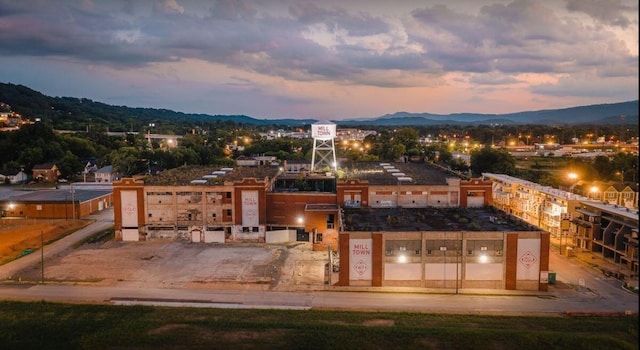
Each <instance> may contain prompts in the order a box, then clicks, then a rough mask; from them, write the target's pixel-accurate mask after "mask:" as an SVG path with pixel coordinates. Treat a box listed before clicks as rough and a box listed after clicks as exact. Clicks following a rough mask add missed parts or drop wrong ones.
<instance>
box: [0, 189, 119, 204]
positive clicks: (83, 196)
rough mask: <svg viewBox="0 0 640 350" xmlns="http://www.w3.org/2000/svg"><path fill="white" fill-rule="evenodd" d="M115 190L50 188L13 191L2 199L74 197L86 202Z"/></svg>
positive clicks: (29, 200) (41, 200) (28, 200)
mask: <svg viewBox="0 0 640 350" xmlns="http://www.w3.org/2000/svg"><path fill="white" fill-rule="evenodd" d="M112 192H113V191H110V190H94V189H74V190H73V193H71V191H70V190H68V189H50V190H35V191H12V195H11V196H10V197H6V196H2V197H1V198H0V200H5V201H16V202H21V203H44V202H62V203H64V202H71V199H72V198H73V200H74V201H76V202H86V201H89V200H92V199H96V198H100V197H103V196H106V195H108V194H110V193H112Z"/></svg>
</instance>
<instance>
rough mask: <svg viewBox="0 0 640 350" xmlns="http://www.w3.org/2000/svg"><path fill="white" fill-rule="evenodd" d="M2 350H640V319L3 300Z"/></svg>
mask: <svg viewBox="0 0 640 350" xmlns="http://www.w3.org/2000/svg"><path fill="white" fill-rule="evenodd" d="M0 345H1V346H2V348H4V349H107V348H109V349H113V348H118V349H121V348H126V349H175V348H178V349H265V348H266V349H473V350H480V349H518V350H523V349H638V316H637V315H633V316H624V317H598V316H580V317H568V316H557V317H524V316H523V317H511V316H481V315H441V314H423V313H391V312H344V311H287V310H246V309H200V308H162V307H146V306H108V305H73V304H54V303H45V302H36V303H24V302H0Z"/></svg>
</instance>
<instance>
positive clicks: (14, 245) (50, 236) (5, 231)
mask: <svg viewBox="0 0 640 350" xmlns="http://www.w3.org/2000/svg"><path fill="white" fill-rule="evenodd" d="M89 223H91V221H87V220H34V219H13V218H12V219H8V218H2V220H0V265H1V264H4V263H6V262H8V261H11V260H13V259H15V258H17V257H19V256H20V255H23V254H28V253H29V252H32V251H35V250H37V249H39V248H40V245H41V241H42V240H44V242H45V244H46V243H47V242H50V241H53V240H55V239H58V238H60V237H62V236H64V235H66V234H67V233H69V232H71V231H73V230H76V229H78V228H81V227H84V226H86V225H88V224H89Z"/></svg>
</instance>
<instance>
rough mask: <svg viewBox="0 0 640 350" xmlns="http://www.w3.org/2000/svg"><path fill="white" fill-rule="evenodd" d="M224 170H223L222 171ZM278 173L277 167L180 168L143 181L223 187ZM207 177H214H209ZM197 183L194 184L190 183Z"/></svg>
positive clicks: (159, 183)
mask: <svg viewBox="0 0 640 350" xmlns="http://www.w3.org/2000/svg"><path fill="white" fill-rule="evenodd" d="M222 169H225V170H222ZM277 173H278V167H274V166H236V167H235V168H228V167H221V166H217V167H213V166H181V167H178V168H174V169H170V170H165V171H163V172H161V173H160V174H157V175H146V176H145V177H144V178H143V180H144V184H145V185H149V186H163V185H164V186H186V185H200V186H208V185H209V186H210V185H224V183H225V182H235V181H241V180H242V179H247V178H256V179H258V180H263V179H264V178H266V177H268V178H273V177H274V176H275V175H276V174H277ZM209 175H216V177H210V176H209ZM193 180H204V181H197V182H196V183H195V184H194V183H191V182H192V181H193Z"/></svg>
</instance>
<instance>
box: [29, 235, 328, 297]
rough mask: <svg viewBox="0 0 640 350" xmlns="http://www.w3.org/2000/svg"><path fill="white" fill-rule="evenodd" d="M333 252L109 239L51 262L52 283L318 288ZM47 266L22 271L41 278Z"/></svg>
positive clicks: (47, 273)
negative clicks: (42, 268) (330, 253)
mask: <svg viewBox="0 0 640 350" xmlns="http://www.w3.org/2000/svg"><path fill="white" fill-rule="evenodd" d="M327 261H328V255H327V252H314V251H311V245H310V244H309V243H295V244H288V245H285V244H283V245H266V244H224V245H223V244H205V243H189V242H175V241H152V242H114V241H110V242H106V243H94V244H85V245H83V246H81V247H80V248H77V249H68V250H66V251H65V252H63V253H61V254H59V255H58V256H57V257H55V258H51V259H48V260H47V261H45V279H46V280H47V281H49V282H50V283H51V282H59V283H76V284H95V285H115V284H118V285H130V286H140V287H145V286H148V287H161V288H217V289H219V288H238V287H239V286H241V287H243V288H259V289H264V290H267V289H277V290H290V289H316V288H321V287H322V286H323V285H324V264H325V263H326V262H327ZM41 271H42V270H41V267H40V266H39V265H38V266H33V267H32V268H28V269H26V270H25V271H22V272H21V273H20V277H21V278H22V279H23V280H26V281H28V280H34V281H36V280H39V279H40V278H41Z"/></svg>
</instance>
